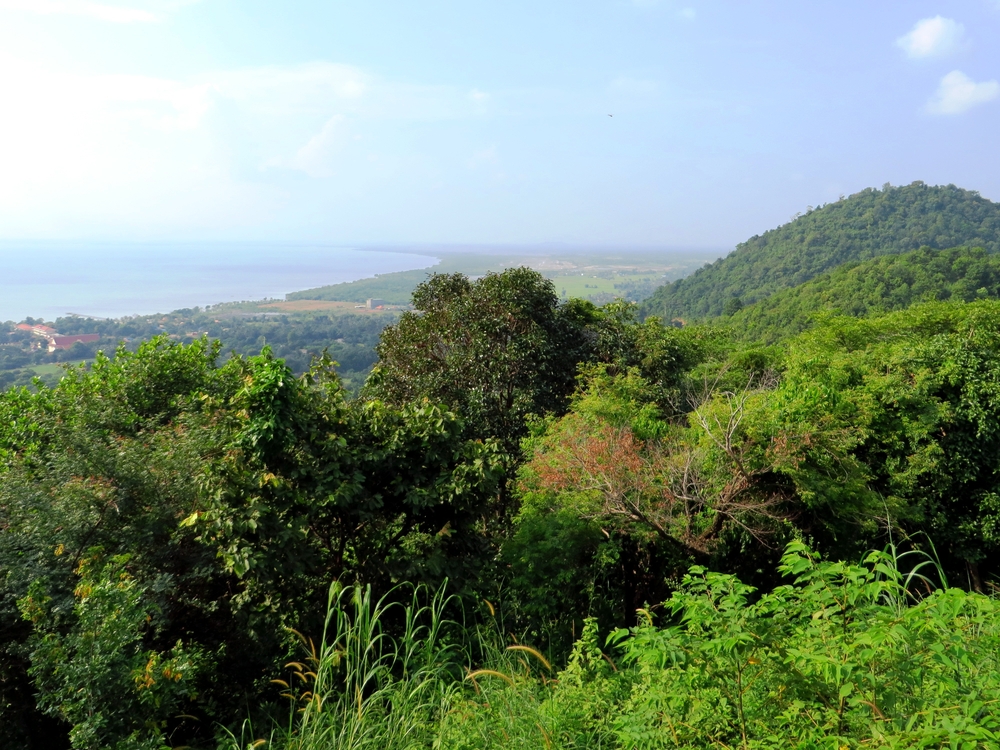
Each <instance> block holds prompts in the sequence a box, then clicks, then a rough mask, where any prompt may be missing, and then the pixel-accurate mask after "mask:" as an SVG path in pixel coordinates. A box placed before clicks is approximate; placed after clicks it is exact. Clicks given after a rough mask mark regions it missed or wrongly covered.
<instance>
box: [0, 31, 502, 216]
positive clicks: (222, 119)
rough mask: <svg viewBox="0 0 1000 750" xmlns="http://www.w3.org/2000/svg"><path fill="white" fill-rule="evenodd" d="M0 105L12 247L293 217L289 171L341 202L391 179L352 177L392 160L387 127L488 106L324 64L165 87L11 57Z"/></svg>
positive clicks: (2, 195) (4, 63)
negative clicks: (369, 162) (91, 232)
mask: <svg viewBox="0 0 1000 750" xmlns="http://www.w3.org/2000/svg"><path fill="white" fill-rule="evenodd" d="M473 93H475V92H473ZM0 101H2V102H3V104H4V116H3V117H0V164H2V165H3V168H2V169H0V206H2V207H3V210H2V211H0V235H6V236H32V235H34V234H37V233H41V234H42V235H43V236H58V235H59V234H60V233H61V232H63V231H65V232H66V233H69V234H76V235H79V234H80V233H86V231H87V227H88V226H98V227H107V226H113V227H118V228H121V229H122V231H128V228H129V227H133V226H134V227H139V228H141V229H140V230H137V231H143V232H155V231H158V229H162V230H163V231H165V232H175V231H179V229H178V228H179V227H188V228H191V227H195V226H198V225H199V222H202V223H203V224H204V226H219V225H221V224H225V222H227V221H229V222H230V225H232V226H237V227H246V228H249V227H253V226H256V225H258V224H260V223H261V222H265V221H267V220H269V217H270V216H271V215H272V214H274V213H275V212H279V213H280V212H281V211H285V210H286V208H287V206H286V204H287V202H288V200H289V198H288V196H289V195H290V193H289V192H288V191H289V190H291V189H292V188H288V185H289V184H292V185H298V184H299V182H298V181H299V180H300V179H301V178H299V177H296V176H295V175H294V174H291V173H292V172H298V173H299V174H301V175H302V176H304V177H305V178H307V179H323V180H325V181H326V182H327V183H328V184H329V185H331V186H333V187H332V188H331V189H341V188H343V189H344V190H349V189H353V188H352V187H351V186H354V185H356V184H358V183H359V181H364V180H366V179H371V180H374V179H376V178H377V179H389V178H387V177H384V176H372V174H373V171H372V170H371V169H368V170H367V171H366V170H364V169H361V168H360V167H359V166H358V165H359V164H360V163H361V161H362V160H366V159H368V158H369V157H371V156H372V155H373V154H374V155H379V154H385V153H391V148H392V147H391V146H389V145H387V142H386V139H387V138H391V135H387V134H391V133H392V132H395V131H397V130H398V128H395V127H392V126H388V127H387V126H386V124H387V123H392V122H398V121H401V120H402V121H422V122H437V121H442V120H454V119H460V118H464V117H469V118H471V117H477V116H479V114H480V111H481V108H482V106H483V104H482V101H483V100H482V99H481V98H480V97H476V96H474V95H470V90H469V89H468V88H465V87H457V86H416V85H412V84H408V83H407V84H404V83H398V82H395V81H390V80H385V79H382V78H379V77H377V76H374V75H372V74H370V73H368V72H366V71H364V70H362V69H359V68H357V67H354V66H350V65H341V64H336V63H330V62H322V61H320V62H313V63H307V64H302V65H290V66H269V67H261V68H251V69H240V70H228V71H216V72H209V73H205V74H202V75H198V76H194V77H191V78H179V79H170V78H160V77H152V76H137V75H92V74H84V73H80V72H79V71H76V70H72V69H70V68H56V67H53V64H52V63H51V62H50V61H48V60H40V61H37V62H30V61H28V60H25V59H24V58H18V57H16V56H14V55H12V54H11V53H10V52H9V51H5V50H3V49H0ZM487 161H488V160H485V159H484V160H482V163H483V164H486V163H487ZM380 164H381V162H380ZM276 167H277V169H275V168H276ZM391 168H392V167H386V170H389V169H391ZM407 168H410V167H407ZM386 174H389V172H388V171H386ZM378 175H382V172H379V173H378ZM289 181H291V182H289ZM338 186H339V187H338ZM294 189H296V190H298V189H299V188H294ZM288 210H291V209H288ZM226 217H229V218H226ZM63 227H65V228H66V229H65V230H63ZM116 231H117V230H116ZM240 231H244V230H243V229H241V230H240ZM246 231H249V229H247V230H246Z"/></svg>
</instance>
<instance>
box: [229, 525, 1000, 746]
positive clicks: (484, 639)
mask: <svg viewBox="0 0 1000 750" xmlns="http://www.w3.org/2000/svg"><path fill="white" fill-rule="evenodd" d="M931 552H932V553H933V547H931ZM781 569H782V571H783V572H784V573H785V574H786V576H788V577H789V579H790V582H789V583H788V584H787V585H784V586H779V587H778V588H776V589H775V590H773V591H771V592H768V593H766V594H763V595H762V596H758V595H757V594H756V593H755V592H754V590H753V589H752V587H749V586H746V585H744V584H742V583H741V582H740V581H739V580H738V579H736V578H735V577H734V576H729V575H722V574H716V573H711V572H709V571H706V570H704V569H701V568H693V569H692V571H691V573H690V575H688V576H687V577H686V578H685V581H684V583H683V585H682V586H681V587H680V589H679V590H678V591H677V592H676V593H675V594H674V595H673V596H672V597H671V599H670V600H668V602H666V604H665V614H667V616H668V622H667V623H665V624H664V625H659V626H658V625H654V623H653V618H652V615H650V614H649V613H648V612H647V613H645V614H646V617H645V618H644V623H643V624H641V625H639V626H638V627H636V628H634V629H632V630H631V631H625V630H620V631H617V632H616V633H614V634H612V636H611V637H609V638H608V639H607V641H605V640H603V639H601V638H600V637H599V634H598V632H597V626H596V623H595V621H594V620H592V619H590V620H588V621H587V622H586V626H585V628H584V631H583V633H582V634H581V637H580V639H579V640H578V641H577V643H576V644H575V646H574V649H573V652H572V655H571V657H570V660H569V663H568V664H567V665H566V666H565V668H563V669H562V670H561V671H558V672H556V671H554V670H553V667H552V665H551V664H550V663H549V662H548V660H547V659H546V658H545V657H544V655H542V654H541V653H539V652H538V651H536V650H535V649H533V648H531V647H530V646H526V645H522V644H518V643H516V642H514V643H513V644H511V640H512V637H511V636H509V635H504V634H503V632H502V631H501V629H500V628H499V627H498V626H497V620H496V618H486V620H485V622H482V623H480V624H478V625H474V626H467V625H466V624H465V623H459V622H453V621H450V620H448V619H447V618H446V617H445V612H446V610H448V609H449V607H450V606H451V605H452V604H455V605H457V602H456V601H455V600H454V599H453V598H451V597H448V596H446V595H445V594H444V593H443V592H441V591H439V592H438V593H436V594H431V593H430V592H428V591H427V590H426V589H424V588H416V589H414V590H413V591H412V592H411V594H410V596H409V599H408V600H407V602H406V603H401V602H400V601H399V600H400V598H401V597H400V593H401V589H396V590H394V591H393V592H390V594H389V595H387V597H384V598H382V599H378V600H375V599H374V598H373V596H372V593H371V590H370V589H367V588H359V587H355V588H348V589H341V588H336V587H335V588H333V589H331V593H330V599H329V612H328V615H327V620H326V628H325V631H324V635H323V640H322V642H321V644H320V646H319V648H317V647H315V645H314V644H313V643H312V642H311V641H309V640H308V639H305V638H302V644H303V649H304V652H305V653H306V657H304V658H303V660H302V661H297V662H291V663H290V664H289V665H288V668H289V669H290V670H291V673H290V678H289V680H285V681H282V680H279V681H277V682H279V684H281V686H282V687H283V688H285V689H286V695H287V696H288V697H289V698H290V699H292V700H293V701H294V702H295V705H296V709H295V711H294V713H293V715H292V719H291V720H290V721H289V724H288V726H287V727H285V728H284V729H282V730H280V731H275V732H274V734H273V736H272V737H271V738H269V740H268V742H267V743H266V744H267V745H268V747H273V748H276V750H369V749H373V750H374V749H375V748H377V749H378V750H417V749H418V748H419V749H420V750H507V749H508V748H525V749H527V750H534V749H536V748H537V749H538V750H584V749H586V750H605V749H606V750H611V749H612V748H615V749H619V750H626V749H627V750H661V749H662V750H666V749H667V748H673V747H690V748H703V749H704V750H708V748H724V747H729V748H741V749H742V750H777V748H784V747H793V746H797V747H816V748H820V747H831V748H833V747H836V748H843V747H849V748H862V747H871V748H876V747H877V748H899V749H900V750H901V749H902V748H910V747H968V748H977V749H978V748H984V749H985V748H993V747H1000V602H998V601H997V600H996V599H994V598H991V597H986V596H983V595H981V594H975V593H966V592H963V591H960V590H958V589H949V588H947V587H946V583H945V581H944V574H943V571H942V569H941V567H940V565H939V564H938V563H937V561H936V559H935V556H934V555H933V554H928V553H925V552H922V551H917V550H916V548H913V549H907V550H905V551H904V550H901V549H900V547H899V546H897V545H895V544H890V545H889V546H888V547H887V548H886V549H885V550H883V551H880V552H872V553H869V555H867V556H866V559H865V561H864V563H863V564H861V565H852V564H850V563H844V562H828V561H824V560H822V559H821V558H820V556H819V555H817V554H815V553H813V552H812V551H810V550H809V549H808V548H807V547H806V546H805V545H803V544H801V543H799V542H794V543H791V544H790V545H789V546H788V548H787V550H786V553H785V556H784V558H783V561H782V566H781ZM935 579H936V580H935ZM938 582H940V583H941V584H944V585H945V587H944V588H938V587H937V586H936V585H935V584H936V583H938ZM391 634H395V635H391ZM607 644H611V646H610V648H609V647H608V645H607ZM616 661H617V663H616ZM251 734H252V733H251ZM244 737H245V738H246V739H243V740H242V741H236V740H235V738H234V739H233V741H232V743H231V748H230V750H236V749H237V748H238V750H248V749H249V748H250V747H252V746H253V745H254V743H255V742H256V741H257V740H256V738H254V739H249V738H250V734H248V733H247V732H244Z"/></svg>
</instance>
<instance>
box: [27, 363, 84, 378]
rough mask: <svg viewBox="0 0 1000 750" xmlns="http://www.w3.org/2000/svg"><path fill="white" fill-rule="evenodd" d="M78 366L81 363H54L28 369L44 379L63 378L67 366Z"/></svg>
mask: <svg viewBox="0 0 1000 750" xmlns="http://www.w3.org/2000/svg"><path fill="white" fill-rule="evenodd" d="M78 364H80V362H53V363H50V364H44V365H33V366H32V367H30V368H27V369H30V370H31V371H32V372H34V373H35V375H37V376H38V377H40V378H44V377H46V376H49V375H56V376H61V375H62V374H63V373H64V372H66V365H78Z"/></svg>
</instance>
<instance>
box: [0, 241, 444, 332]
mask: <svg viewBox="0 0 1000 750" xmlns="http://www.w3.org/2000/svg"><path fill="white" fill-rule="evenodd" d="M436 262H437V258H434V257H431V256H429V255H417V254H410V253H396V252H386V251H375V250H364V249H358V248H350V247H336V246H332V245H322V244H306V243H302V244H292V243H288V244H279V243H268V244H264V243H235V242H226V243H222V242H214V243H209V242H204V243H94V242H90V243H83V242H75V243H74V242H11V241H5V242H0V321H4V320H12V321H20V320H23V319H24V318H25V317H28V316H30V317H33V318H44V319H46V320H54V319H55V318H57V317H60V316H63V315H66V314H67V313H76V314H77V315H93V316H97V317H102V318H118V317H122V316H126V315H147V314H152V313H159V312H170V311H171V310H178V309H181V308H185V307H195V306H198V307H204V306H205V305H214V304H217V303H220V302H235V301H240V300H259V299H265V298H269V297H270V298H278V299H282V298H284V295H285V294H287V293H289V292H295V291H299V290H302V289H309V288H312V287H317V286H323V285H325V284H337V283H340V282H344V281H355V280H357V279H362V278H367V277H371V276H374V275H375V274H377V273H390V272H393V271H411V270H416V269H419V268H429V267H430V266H432V265H434V264H435V263H436Z"/></svg>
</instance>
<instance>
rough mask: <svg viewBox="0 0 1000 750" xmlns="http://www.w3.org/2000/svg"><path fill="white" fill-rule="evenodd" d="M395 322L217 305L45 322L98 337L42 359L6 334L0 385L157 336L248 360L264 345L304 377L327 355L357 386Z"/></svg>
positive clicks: (21, 336)
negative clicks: (205, 343)
mask: <svg viewBox="0 0 1000 750" xmlns="http://www.w3.org/2000/svg"><path fill="white" fill-rule="evenodd" d="M397 317H398V315H397V314H395V313H391V312H386V313H370V314H365V315H356V314H353V313H350V312H342V313H338V312H333V313H327V312H322V313H294V314H293V313H289V314H275V313H273V312H269V313H262V312H260V311H253V310H251V311H245V310H242V309H232V308H228V307H225V306H222V307H220V308H214V309H207V310H202V309H200V308H195V309H183V310H176V311H174V312H172V313H168V314H165V315H144V316H137V317H132V318H123V319H119V320H96V319H91V318H82V317H66V318H58V319H57V320H55V321H51V322H49V325H50V326H51V327H53V328H55V329H56V330H57V331H59V333H62V334H76V333H97V334H100V336H101V339H100V340H99V341H97V342H94V343H89V344H74V345H73V347H71V348H70V349H65V350H59V351H56V352H52V353H51V354H50V353H49V352H47V351H46V350H45V349H44V348H42V349H36V350H34V351H32V350H31V349H30V345H31V343H32V341H33V340H34V341H37V340H38V339H37V338H35V339H33V337H32V335H31V334H30V333H28V332H24V331H15V330H11V331H10V332H9V333H7V335H6V340H5V341H3V342H2V343H9V344H12V345H11V346H0V388H2V387H9V386H10V385H15V384H16V385H24V384H27V383H29V382H30V381H31V378H32V373H31V371H30V370H31V367H32V366H33V365H40V364H48V363H53V362H78V361H81V360H89V359H92V358H93V357H94V356H95V354H96V352H97V351H98V350H103V351H105V352H109V353H110V352H112V351H114V349H115V348H116V347H117V346H118V345H119V343H124V344H125V346H126V347H127V348H130V349H134V348H135V347H136V346H138V344H139V342H141V341H145V340H148V339H150V338H153V337H154V336H160V335H166V336H168V337H170V338H172V339H174V340H177V341H192V340H194V339H196V338H200V337H202V336H207V337H208V338H210V339H216V340H218V341H220V342H221V344H222V349H221V351H222V354H223V355H226V354H228V353H230V352H234V353H236V354H242V355H249V354H252V353H255V352H259V351H260V349H261V347H262V346H264V345H265V344H266V345H268V346H270V347H271V350H272V351H273V352H274V353H275V354H276V355H277V356H280V357H281V358H282V359H284V360H285V362H286V363H287V364H288V366H289V367H291V368H292V370H293V371H294V372H296V373H302V372H305V371H306V370H307V369H308V368H309V365H310V362H311V361H312V358H313V357H316V356H319V355H320V354H321V353H322V352H323V351H324V350H328V351H329V353H330V356H331V357H333V359H334V360H335V361H336V362H337V363H338V370H339V372H340V373H341V376H342V377H343V378H344V379H345V381H347V382H349V383H351V384H353V385H354V386H357V385H360V382H361V380H362V379H363V378H364V375H365V374H366V373H367V371H368V370H369V369H370V368H371V366H372V364H373V363H374V362H375V344H377V343H378V339H379V335H380V334H381V332H382V329H383V328H385V326H386V325H388V324H390V323H392V322H393V321H394V320H396V318H397ZM29 321H30V322H35V321H34V320H33V319H29ZM38 322H41V321H38ZM8 328H10V329H13V326H12V325H8ZM57 379H58V376H54V375H48V376H46V377H45V378H43V380H48V381H50V382H54V380H57Z"/></svg>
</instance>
